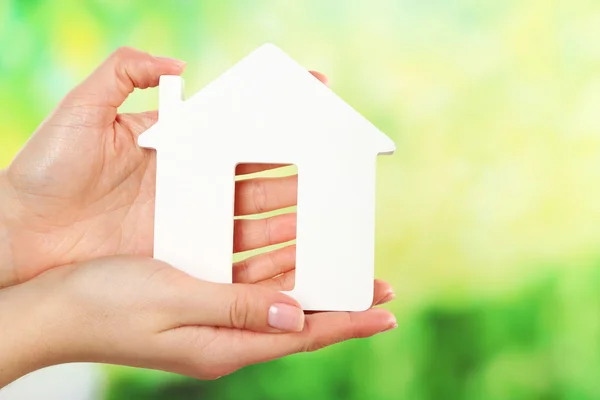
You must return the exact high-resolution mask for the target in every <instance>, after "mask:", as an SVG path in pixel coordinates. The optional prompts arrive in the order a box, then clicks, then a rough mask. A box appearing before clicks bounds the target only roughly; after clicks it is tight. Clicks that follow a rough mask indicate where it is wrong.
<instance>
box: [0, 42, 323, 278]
mask: <svg viewBox="0 0 600 400" xmlns="http://www.w3.org/2000/svg"><path fill="white" fill-rule="evenodd" d="M183 68H184V63H183V62H181V61H177V60H172V59H166V58H159V57H153V56H151V55H149V54H147V53H143V52H140V51H137V50H134V49H130V48H121V49H119V50H117V51H116V52H115V53H114V54H112V55H111V56H110V57H109V58H108V59H107V60H106V61H105V62H104V63H103V64H102V65H101V66H100V67H99V68H98V69H97V70H96V71H94V72H93V73H92V74H91V75H90V76H89V77H88V78H87V79H86V80H85V81H84V82H83V83H81V84H80V85H79V86H78V87H76V88H75V89H74V90H73V91H71V92H70V93H69V94H68V95H67V96H66V97H65V98H64V99H63V101H62V102H61V103H60V104H59V105H58V107H57V108H56V110H55V111H54V112H53V113H52V114H51V115H50V116H49V117H48V118H47V119H46V120H45V121H44V123H43V124H42V125H41V126H40V127H39V128H38V130H37V131H36V132H35V133H34V135H33V136H32V138H31V139H30V140H29V142H28V143H27V144H26V146H25V147H24V148H23V149H22V151H21V152H20V153H19V154H18V156H17V157H16V158H15V160H14V161H13V162H12V164H11V165H10V166H9V168H8V169H7V170H6V171H0V238H1V239H2V240H0V288H1V287H6V286H10V285H14V284H17V283H20V282H25V281H27V280H28V279H31V278H32V277H35V276H37V275H38V274H40V273H42V272H44V271H46V270H48V269H50V268H52V267H55V266H58V265H65V264H70V263H75V262H81V261H86V260H89V259H92V258H95V257H102V256H110V255H125V254H127V255H142V256H152V253H153V251H152V249H153V226H154V193H155V169H156V158H155V154H156V153H155V152H154V151H153V150H148V149H143V148H140V147H138V146H137V136H138V135H140V134H141V133H142V132H144V131H145V130H146V129H148V128H149V127H150V126H151V125H153V124H154V123H155V122H156V120H157V112H156V111H149V112H143V113H138V114H118V113H117V110H118V107H119V106H121V104H122V103H123V102H124V101H125V100H126V98H127V97H128V95H129V94H130V93H131V92H132V91H133V90H134V88H140V89H144V88H148V87H154V86H157V84H158V80H159V77H160V76H161V75H165V74H169V75H179V74H181V72H182V71H183ZM313 74H314V75H315V76H316V77H317V78H318V79H320V80H321V81H323V82H326V79H325V77H323V76H322V75H321V74H318V73H313ZM273 167H275V165H258V164H254V165H240V166H239V167H238V170H237V171H236V172H237V174H248V173H251V172H257V171H260V170H264V169H268V168H273ZM296 179H297V177H296V176H292V177H286V178H273V179H251V180H245V181H240V182H238V183H237V190H236V193H237V199H236V215H247V214H255V213H260V212H265V211H269V210H274V209H279V208H284V207H288V206H292V205H295V201H296ZM2 229H4V231H2ZM294 236H295V217H294V216H293V215H283V216H278V217H274V218H272V219H271V220H270V221H269V223H264V221H261V220H254V221H237V222H236V228H235V238H234V241H235V243H236V249H235V250H236V251H244V250H250V249H253V248H257V247H260V245H262V246H266V245H270V244H274V243H280V242H286V241H289V240H292V239H294ZM286 251H287V256H286V257H288V258H290V257H291V258H292V259H293V258H294V257H293V252H294V249H293V248H288V249H287V250H286ZM291 268H293V265H292V267H291Z"/></svg>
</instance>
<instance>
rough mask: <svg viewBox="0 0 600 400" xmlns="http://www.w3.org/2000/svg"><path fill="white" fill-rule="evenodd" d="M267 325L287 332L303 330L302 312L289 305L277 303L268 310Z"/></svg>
mask: <svg viewBox="0 0 600 400" xmlns="http://www.w3.org/2000/svg"><path fill="white" fill-rule="evenodd" d="M268 320H269V325H270V326H271V327H272V328H275V329H279V330H282V331H288V332H300V331H302V329H304V311H302V310H301V309H299V308H298V307H294V306H291V305H289V304H283V303H277V304H273V305H272V306H271V308H269V318H268Z"/></svg>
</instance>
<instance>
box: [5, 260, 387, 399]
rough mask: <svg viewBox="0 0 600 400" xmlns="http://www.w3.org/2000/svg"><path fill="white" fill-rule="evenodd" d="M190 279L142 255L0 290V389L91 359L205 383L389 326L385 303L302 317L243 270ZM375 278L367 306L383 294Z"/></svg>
mask: <svg viewBox="0 0 600 400" xmlns="http://www.w3.org/2000/svg"><path fill="white" fill-rule="evenodd" d="M241 282H242V283H239V284H233V285H231V284H216V283H209V282H204V281H201V280H197V279H194V278H192V277H190V276H189V275H187V274H185V273H183V272H181V271H179V270H177V269H174V268H172V267H170V266H169V265H167V264H165V263H163V262H160V261H156V260H153V259H149V258H142V257H134V256H128V257H127V256H125V257H108V258H101V259H96V260H94V261H88V262H85V263H81V264H79V265H69V266H63V267H58V268H55V269H52V270H50V271H47V272H45V273H44V274H41V275H40V276H38V277H36V278H34V279H31V280H30V281H28V282H26V283H23V284H20V285H16V286H12V287H10V288H6V289H3V290H0V327H1V328H2V340H0V354H2V357H1V358H0V388H1V387H3V386H5V385H6V384H8V383H10V382H11V381H13V380H15V379H16V378H18V377H20V376H22V375H25V374H27V373H29V372H32V371H34V370H37V369H39V368H42V367H46V366H50V365H56V364H62V363H70V362H101V363H111V364H120V365H128V366H134V367H142V368H150V369H158V370H165V371H169V372H175V373H179V374H183V375H187V376H191V377H195V378H199V379H214V378H217V377H220V376H223V375H226V374H229V373H232V372H234V371H236V370H238V369H240V368H242V367H244V366H246V365H250V364H255V363H260V362H264V361H268V360H272V359H275V358H280V357H283V356H286V355H290V354H293V353H298V352H305V351H313V350H317V349H320V348H323V347H326V346H329V345H332V344H334V343H338V342H341V341H344V340H348V339H352V338H363V337H369V336H372V335H375V334H377V333H379V332H383V331H386V330H388V329H391V328H393V327H395V326H396V325H395V324H396V321H395V318H394V317H393V315H392V314H391V313H390V312H389V311H387V310H385V309H374V308H372V309H370V310H368V311H365V312H361V313H341V312H335V313H316V314H311V315H306V316H305V315H304V313H303V312H302V310H300V309H299V308H298V304H297V303H296V302H295V301H294V300H293V299H291V298H290V297H288V296H286V295H284V294H282V293H281V292H279V291H277V290H275V289H273V288H269V287H268V286H265V285H254V284H250V283H257V282H256V281H253V280H251V279H250V278H249V275H248V276H247V279H245V280H242V281H241ZM389 293H390V288H389V286H387V285H386V284H385V283H382V282H378V281H377V282H376V284H375V293H374V301H373V303H374V304H382V303H384V302H386V301H387V300H389V299H390V296H389Z"/></svg>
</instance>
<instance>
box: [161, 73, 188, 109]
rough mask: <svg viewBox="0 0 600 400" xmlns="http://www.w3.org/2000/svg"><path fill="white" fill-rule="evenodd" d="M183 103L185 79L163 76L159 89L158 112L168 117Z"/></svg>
mask: <svg viewBox="0 0 600 400" xmlns="http://www.w3.org/2000/svg"><path fill="white" fill-rule="evenodd" d="M182 101H183V78H182V77H180V76H176V75H163V76H161V77H160V80H159V87H158V112H159V114H161V116H165V115H168V114H169V113H170V111H171V110H173V109H174V107H177V105H179V104H180V103H181V102H182ZM165 111H166V112H165Z"/></svg>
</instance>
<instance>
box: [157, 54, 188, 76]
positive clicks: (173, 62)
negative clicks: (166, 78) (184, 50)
mask: <svg viewBox="0 0 600 400" xmlns="http://www.w3.org/2000/svg"><path fill="white" fill-rule="evenodd" d="M154 59H155V60H158V61H159V62H161V63H164V64H165V66H166V67H167V68H168V69H169V71H170V73H173V74H180V73H182V72H183V70H184V69H185V67H186V66H187V62H185V61H183V60H179V59H176V58H171V57H161V56H158V57H154Z"/></svg>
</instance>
